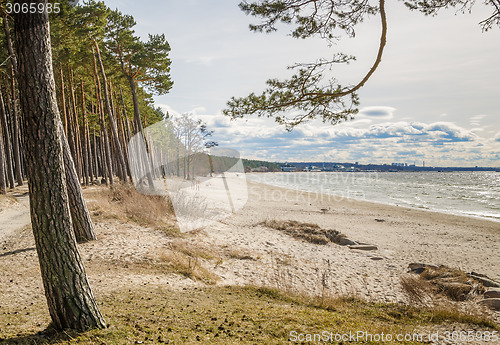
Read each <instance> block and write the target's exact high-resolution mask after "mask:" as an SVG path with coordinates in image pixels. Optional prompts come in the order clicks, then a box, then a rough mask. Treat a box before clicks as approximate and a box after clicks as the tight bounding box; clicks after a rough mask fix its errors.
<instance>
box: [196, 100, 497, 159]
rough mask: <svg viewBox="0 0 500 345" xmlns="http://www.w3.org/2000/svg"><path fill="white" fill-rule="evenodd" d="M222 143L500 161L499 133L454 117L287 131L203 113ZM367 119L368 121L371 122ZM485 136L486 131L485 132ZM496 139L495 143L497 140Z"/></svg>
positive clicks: (284, 151) (315, 152)
mask: <svg viewBox="0 0 500 345" xmlns="http://www.w3.org/2000/svg"><path fill="white" fill-rule="evenodd" d="M202 110H203V109H201V108H200V109H199V111H197V112H196V113H197V114H195V116H196V117H197V118H200V119H201V120H203V121H205V122H206V123H207V124H208V128H209V129H210V130H213V131H214V135H213V138H212V139H213V140H215V141H216V142H218V143H219V146H220V147H228V148H232V149H235V150H238V151H239V152H240V153H241V156H242V157H244V158H252V159H261V160H275V161H325V160H330V161H335V162H355V161H359V162H364V163H380V164H383V163H389V164H390V163H392V162H408V163H413V162H420V161H422V160H425V161H426V164H429V165H436V166H460V165H462V166H475V165H484V166H498V165H499V163H498V153H497V152H498V149H495V147H496V146H497V145H498V142H499V141H500V132H499V133H498V134H496V137H495V139H493V135H492V136H490V137H489V138H483V137H480V136H479V135H478V134H477V128H476V130H474V131H473V130H470V129H467V128H464V127H461V126H459V125H457V124H455V123H453V122H445V121H436V122H430V123H428V122H417V121H397V122H392V121H384V122H381V123H372V122H373V121H369V119H368V118H366V119H363V120H361V121H362V122H359V121H352V122H351V121H349V122H345V123H342V124H340V125H337V126H331V125H325V124H323V123H322V122H321V121H319V120H318V121H312V122H309V123H306V124H304V125H301V126H299V127H297V128H295V129H294V130H293V131H292V132H286V131H285V130H284V129H283V127H280V126H278V125H277V124H276V123H275V122H274V121H273V119H269V118H255V117H248V118H245V119H243V120H241V119H239V120H236V121H230V120H229V119H228V118H227V117H225V116H223V115H221V114H218V115H208V114H201V112H202ZM366 120H368V121H366ZM481 134H483V135H485V134H486V132H481ZM494 140H496V142H495V141H494Z"/></svg>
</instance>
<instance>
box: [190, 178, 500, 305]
mask: <svg viewBox="0 0 500 345" xmlns="http://www.w3.org/2000/svg"><path fill="white" fill-rule="evenodd" d="M248 183H249V184H248V190H249V200H248V203H247V204H246V206H245V207H244V208H243V209H242V210H240V211H238V212H237V213H236V214H234V215H232V216H231V217H229V218H227V219H225V220H223V221H221V222H217V223H214V224H212V225H210V226H208V227H207V228H206V229H205V231H204V234H205V236H204V237H201V239H200V238H199V236H197V237H196V238H195V239H193V241H197V242H199V241H200V240H201V241H203V242H205V243H206V244H208V245H212V246H214V248H215V247H218V246H221V245H222V246H226V247H227V248H232V249H231V250H233V251H234V250H235V249H236V250H238V251H241V253H250V256H251V257H253V258H254V259H255V260H238V259H231V260H227V261H226V262H223V263H222V264H221V265H219V266H217V267H216V268H215V272H216V273H217V274H218V275H220V276H221V277H222V282H223V284H242V285H243V284H255V285H267V286H275V287H280V288H284V289H288V290H292V291H306V292H309V293H311V294H323V293H329V294H335V293H342V294H355V295H358V296H361V297H365V298H368V299H373V300H381V301H393V302H394V301H402V300H403V299H404V296H403V294H402V292H401V290H400V286H399V279H400V276H401V275H402V274H405V272H406V271H407V266H408V264H409V263H411V262H422V263H427V264H434V265H441V264H442V265H447V266H450V267H454V268H460V269H462V270H464V271H466V272H471V271H475V272H478V273H483V274H486V275H488V276H489V277H490V278H493V279H496V280H499V279H500V255H499V248H500V223H497V222H490V221H486V220H481V219H475V218H468V217H460V216H454V215H447V214H441V213H434V212H428V211H422V210H415V209H409V208H403V207H397V206H389V205H384V204H377V203H370V202H364V201H357V200H356V201H355V200H348V199H343V200H334V198H335V197H333V196H327V195H320V194H314V193H307V192H301V191H293V190H286V189H282V188H278V187H272V186H267V185H263V184H258V183H255V182H248ZM322 208H329V211H327V212H322V211H321V209H322ZM266 219H276V220H296V221H300V222H308V223H316V224H318V225H320V226H321V227H322V228H324V229H335V230H338V231H340V232H342V233H344V234H345V235H346V236H347V237H348V238H349V239H352V240H355V241H361V242H365V243H370V244H374V245H376V246H377V247H378V250H376V251H370V252H364V251H357V250H351V249H349V248H347V247H342V246H339V245H336V244H329V245H317V244H310V243H306V242H304V241H300V240H297V239H293V238H291V237H290V236H287V235H285V234H283V233H281V232H279V231H277V230H273V229H269V228H266V227H264V226H261V225H257V224H258V223H260V222H262V221H264V220H266ZM374 259H376V260H374Z"/></svg>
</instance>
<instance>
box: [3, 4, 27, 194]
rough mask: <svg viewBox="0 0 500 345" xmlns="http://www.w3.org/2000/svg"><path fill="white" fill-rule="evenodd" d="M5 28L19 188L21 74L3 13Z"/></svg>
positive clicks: (15, 165)
mask: <svg viewBox="0 0 500 345" xmlns="http://www.w3.org/2000/svg"><path fill="white" fill-rule="evenodd" d="M3 28H4V31H5V41H6V43H7V51H8V53H9V55H10V58H11V62H12V63H11V88H12V103H13V109H12V128H13V130H12V147H13V155H14V169H15V171H14V172H15V178H16V182H17V184H18V185H19V186H22V185H23V174H22V170H21V151H20V148H19V146H20V143H19V140H20V138H19V104H18V97H17V88H16V79H17V75H18V72H19V68H18V66H17V56H16V54H15V52H14V47H13V44H12V36H11V34H10V27H9V19H8V17H7V12H5V11H3Z"/></svg>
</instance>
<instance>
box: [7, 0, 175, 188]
mask: <svg viewBox="0 0 500 345" xmlns="http://www.w3.org/2000/svg"><path fill="white" fill-rule="evenodd" d="M60 5H61V11H60V12H59V13H57V14H56V13H51V14H50V28H51V42H52V59H53V70H54V74H55V82H56V93H57V103H58V106H59V110H60V116H61V119H62V125H63V131H64V133H65V137H66V139H67V144H68V146H69V151H70V153H71V157H72V158H73V161H74V165H75V168H76V174H77V176H78V179H79V181H80V183H82V184H85V185H89V184H91V183H101V182H102V183H105V184H113V183H114V182H115V178H116V177H118V178H119V179H120V180H122V181H127V180H130V179H131V172H130V166H129V162H128V156H127V143H128V142H129V140H130V139H131V137H133V136H134V135H135V134H136V133H140V132H142V131H143V128H145V127H147V126H149V125H150V124H153V123H156V122H158V121H160V120H162V119H164V118H165V117H166V116H167V115H166V114H164V113H163V112H162V111H161V110H160V109H159V108H155V107H154V105H153V99H152V95H153V94H164V93H166V92H168V91H169V89H170V88H171V87H172V84H173V83H172V81H171V80H170V74H169V72H170V59H169V58H168V54H169V51H170V47H169V44H168V42H167V41H166V39H165V36H164V35H149V39H148V41H147V42H144V41H143V40H141V39H140V38H139V37H137V36H136V35H135V34H134V25H135V21H134V19H133V18H132V17H131V16H129V15H124V14H122V13H121V12H119V11H118V10H111V9H109V8H108V7H106V5H105V4H104V3H103V2H98V1H94V0H91V1H86V2H85V3H84V4H81V5H80V6H78V7H72V6H70V5H69V4H67V2H61V4H60ZM0 20H1V21H2V25H1V28H0V41H1V44H2V45H3V49H1V50H0V120H1V130H0V139H1V140H0V193H5V191H6V189H8V188H13V187H15V186H16V185H22V184H23V181H25V180H26V178H27V171H26V162H25V155H24V153H25V147H24V145H25V144H24V133H23V129H22V125H21V123H22V117H23V113H22V112H21V106H20V104H19V90H18V85H17V78H16V75H17V74H18V73H19V71H18V63H17V60H18V59H17V57H16V54H17V48H18V47H16V45H15V42H16V30H15V27H14V22H13V18H11V16H10V15H9V14H8V13H7V11H6V9H5V3H3V4H2V18H1V19H0ZM33 96H36V95H33Z"/></svg>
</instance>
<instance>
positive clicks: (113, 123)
mask: <svg viewBox="0 0 500 345" xmlns="http://www.w3.org/2000/svg"><path fill="white" fill-rule="evenodd" d="M93 42H94V47H95V52H96V56H97V62H98V63H99V68H100V70H101V74H102V83H103V86H104V87H103V91H104V103H105V105H106V112H107V113H108V120H109V124H110V127H111V137H112V139H113V144H114V146H115V149H116V156H117V159H118V164H119V166H118V171H120V172H121V173H120V175H121V176H120V178H121V179H122V181H124V182H127V174H126V171H127V166H126V163H125V157H124V155H123V148H122V146H121V144H120V137H119V136H118V129H117V126H116V121H115V116H114V114H113V107H112V105H111V99H110V97H111V96H110V94H109V90H108V79H107V77H106V71H105V70H104V65H103V63H102V59H101V52H100V50H99V45H98V44H97V41H95V40H93Z"/></svg>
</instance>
